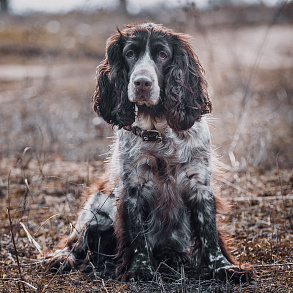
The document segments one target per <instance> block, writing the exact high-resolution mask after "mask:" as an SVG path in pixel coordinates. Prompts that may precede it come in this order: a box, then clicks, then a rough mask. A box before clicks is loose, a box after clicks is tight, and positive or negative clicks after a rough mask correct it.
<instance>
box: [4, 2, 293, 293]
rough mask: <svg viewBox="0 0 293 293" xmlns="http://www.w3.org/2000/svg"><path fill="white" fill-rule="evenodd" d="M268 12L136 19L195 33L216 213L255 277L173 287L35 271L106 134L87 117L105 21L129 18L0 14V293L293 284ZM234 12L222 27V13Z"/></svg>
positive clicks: (286, 163) (289, 196) (271, 288)
mask: <svg viewBox="0 0 293 293" xmlns="http://www.w3.org/2000/svg"><path fill="white" fill-rule="evenodd" d="M263 9H264V7H263ZM276 10H277V8H276V9H275V10H274V9H272V8H271V9H268V10H266V11H265V14H263V16H262V17H263V19H261V20H260V21H252V22H247V17H244V16H243V15H246V14H245V13H244V12H243V11H241V13H242V14H241V15H242V16H243V17H244V21H243V20H241V21H239V22H237V18H236V17H235V15H234V14H235V13H237V9H236V8H235V7H234V8H233V9H232V8H231V9H230V10H227V11H223V10H221V9H218V8H217V9H216V10H214V11H208V12H205V13H206V14H204V12H202V13H200V12H199V11H198V10H196V9H195V7H189V8H188V9H185V10H182V11H177V12H175V11H172V12H169V13H165V14H164V13H163V12H161V14H160V15H145V16H143V17H144V18H149V19H153V20H156V19H159V20H158V21H159V22H163V23H164V24H165V25H167V26H171V27H174V28H175V29H176V30H183V31H185V32H187V33H190V34H192V36H193V37H194V39H193V41H192V42H193V45H194V48H195V50H196V52H197V53H198V55H199V58H200V60H201V61H202V63H203V65H204V67H205V69H206V73H207V77H208V80H209V82H210V92H211V94H212V97H213V102H214V114H213V116H212V117H211V119H210V120H211V122H210V124H211V131H212V137H213V143H214V145H215V149H216V151H217V153H218V154H219V155H220V159H221V161H222V162H224V163H225V164H221V169H222V170H223V171H224V172H223V174H222V175H220V176H218V175H215V177H214V181H215V192H217V193H219V194H220V195H222V196H223V197H225V198H227V199H228V200H229V201H230V202H231V203H232V208H231V211H230V213H229V214H227V215H225V216H224V217H223V219H222V220H223V221H224V222H226V223H227V225H228V226H229V227H230V229H229V234H230V236H231V237H232V240H231V241H232V243H233V245H234V251H233V253H234V255H235V256H236V257H237V258H238V259H239V260H240V261H241V262H250V263H251V264H252V265H253V266H254V268H255V272H256V281H257V284H255V285H245V284H238V285H235V284H230V283H219V282H217V281H216V280H200V279H195V278H192V277H188V278H187V277H186V275H185V272H184V270H180V271H179V272H178V273H174V276H173V277H172V278H173V279H172V282H167V281H166V280H164V279H162V278H161V276H160V275H159V274H157V275H156V276H155V278H154V280H153V281H152V282H145V283H121V282H116V281H114V280H111V279H109V280H108V279H101V278H100V277H99V276H98V275H96V274H95V273H93V271H92V272H91V274H89V275H88V274H85V273H82V272H79V271H72V272H71V273H69V274H64V275H54V274H49V273H46V272H45V267H44V265H43V263H42V262H41V261H39V260H38V259H37V255H38V253H39V251H38V247H39V249H41V250H46V249H51V248H52V247H53V246H54V245H55V244H56V243H57V242H58V240H59V239H60V238H61V237H62V235H64V234H68V233H70V231H71V230H72V229H73V225H74V220H75V217H76V213H77V211H78V209H79V208H80V206H81V205H82V199H81V194H82V192H83V191H84V190H85V188H86V187H87V186H89V185H90V183H91V182H93V181H94V180H95V178H97V177H99V176H100V174H101V173H102V171H103V160H104V159H105V157H106V154H107V152H108V151H109V147H108V145H109V144H111V139H109V138H107V137H108V136H111V133H112V130H111V128H109V127H107V126H105V125H104V124H101V123H100V121H99V120H94V123H93V119H94V118H95V115H94V113H93V112H92V110H91V101H90V100H91V98H90V97H91V94H92V92H93V90H94V86H95V81H94V75H95V74H94V73H95V67H96V66H97V64H98V62H99V60H100V59H101V58H103V55H104V48H105V41H106V38H107V37H108V36H109V35H110V34H111V33H112V32H113V31H114V29H115V23H117V24H118V25H119V26H122V24H123V23H128V22H132V21H136V20H137V18H136V17H133V18H131V17H130V16H126V15H124V14H120V13H118V12H111V13H110V12H107V13H106V12H103V13H97V14H95V13H92V14H82V13H77V12H74V13H70V14H68V15H63V16H60V15H31V16H30V17H24V16H19V17H16V16H5V17H4V18H2V19H1V21H0V53H1V59H0V80H1V83H0V103H1V107H0V115H1V123H0V223H1V224H0V251H1V253H0V290H1V292H117V293H118V292H292V287H293V207H292V201H293V193H292V190H293V172H292V166H293V160H292V130H293V129H292V125H293V123H292V122H293V121H292V117H293V116H292V113H293V108H292V94H293V87H292V80H293V63H292V60H293V58H292V57H293V51H292V48H293V43H292V36H291V34H292V24H291V23H290V21H292V19H291V18H292V17H291V14H290V13H289V11H288V10H285V12H286V13H283V14H281V16H282V17H281V21H277V22H276V23H274V25H272V26H269V25H268V19H270V20H271V19H273V17H274V13H275V12H276ZM231 13H232V14H233V13H234V14H233V15H234V16H233V18H231V19H234V20H233V21H232V25H231V22H230V23H229V22H228V23H227V21H226V22H225V21H224V20H225V17H223V16H225V15H226V16H227V15H229V14H230V15H231ZM255 13H256V15H257V11H255ZM254 15H255V14H254ZM284 15H285V16H284ZM211 16H213V19H212V18H211ZM242 16H241V17H242ZM207 19H208V21H207ZM241 19H242V18H241ZM245 19H246V20H245ZM254 19H255V17H254ZM113 20H114V22H113ZM212 20H213V21H212ZM288 20H289V21H288ZM236 24H237V25H236ZM262 43H265V44H264V45H262ZM258 52H260V53H258ZM2 56H4V57H5V58H2ZM253 68H255V69H254V70H253ZM247 94H248V97H249V98H248V99H245V97H246V96H247ZM240 124H241V128H240V129H239V125H240ZM237 129H239V130H240V131H239V136H238V137H237V138H236V140H235V133H236V132H237ZM233 141H235V142H236V143H235V147H234V148H233V156H234V166H233V167H229V166H231V163H233V162H232V161H231V156H229V150H231V144H232V142H233ZM230 154H231V153H230ZM7 209H9V213H8V211H7ZM9 214H10V218H11V222H10V220H9ZM11 230H12V232H13V233H11ZM12 236H13V237H14V241H15V245H14V243H13V239H12ZM34 241H36V243H37V244H36V243H34ZM38 245H39V246H38ZM17 259H18V261H19V264H18V263H17Z"/></svg>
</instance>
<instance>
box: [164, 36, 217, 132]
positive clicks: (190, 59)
mask: <svg viewBox="0 0 293 293" xmlns="http://www.w3.org/2000/svg"><path fill="white" fill-rule="evenodd" d="M174 38H175V40H174V42H173V52H174V54H173V62H172V64H171V66H169V67H168V69H167V70H168V72H167V75H166V79H165V85H166V86H165V101H164V107H165V113H166V118H167V122H168V124H169V126H170V127H171V128H173V129H174V130H177V131H180V130H186V129H189V128H190V127H191V126H192V125H193V124H194V123H195V121H200V119H201V116H202V115H204V114H206V113H210V112H211V111H212V102H211V100H210V99H209V96H208V93H207V82H206V80H205V78H204V71H203V68H202V66H201V64H200V62H199V60H198V57H197V56H196V55H195V53H194V52H193V50H192V48H191V46H190V44H189V42H188V41H187V38H186V36H185V35H182V34H178V35H176V36H174Z"/></svg>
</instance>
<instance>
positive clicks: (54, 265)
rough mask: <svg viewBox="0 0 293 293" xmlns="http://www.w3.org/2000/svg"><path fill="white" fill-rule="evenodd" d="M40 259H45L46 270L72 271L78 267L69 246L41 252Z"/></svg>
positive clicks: (54, 271) (52, 271) (53, 271)
mask: <svg viewBox="0 0 293 293" xmlns="http://www.w3.org/2000/svg"><path fill="white" fill-rule="evenodd" d="M38 259H39V260H42V261H43V263H44V265H45V266H46V271H47V272H51V273H56V272H58V273H65V272H70V271H71V270H72V269H74V268H75V267H76V259H75V257H74V255H73V254H72V253H71V252H70V251H69V250H68V249H67V248H64V249H60V250H56V251H54V252H47V253H46V254H40V255H39V256H38Z"/></svg>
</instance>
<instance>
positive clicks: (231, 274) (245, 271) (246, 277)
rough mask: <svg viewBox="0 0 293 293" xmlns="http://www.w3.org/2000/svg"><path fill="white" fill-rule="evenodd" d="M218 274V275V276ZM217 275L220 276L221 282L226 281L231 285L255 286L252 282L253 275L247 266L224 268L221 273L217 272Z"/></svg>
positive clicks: (254, 282)
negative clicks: (244, 284) (245, 284)
mask: <svg viewBox="0 0 293 293" xmlns="http://www.w3.org/2000/svg"><path fill="white" fill-rule="evenodd" d="M219 273H220V274H219ZM218 275H220V276H222V279H223V280H227V281H229V282H233V283H237V284H239V283H248V284H251V285H255V284H256V281H255V280H254V273H253V270H252V268H251V267H249V266H246V267H245V266H243V267H241V266H231V267H229V268H225V269H223V270H222V271H220V272H218Z"/></svg>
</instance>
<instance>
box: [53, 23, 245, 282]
mask: <svg viewBox="0 0 293 293" xmlns="http://www.w3.org/2000/svg"><path fill="white" fill-rule="evenodd" d="M93 102H94V110H95V111H96V112H97V113H98V114H99V115H100V116H101V117H102V118H103V119H104V120H105V121H106V122H108V123H109V124H111V125H113V126H116V127H115V128H116V132H115V142H114V145H113V149H112V150H113V152H112V155H111V157H110V158H109V160H108V161H107V172H106V174H105V175H104V176H103V177H102V178H101V179H100V180H99V181H98V182H96V183H95V184H94V185H93V186H92V187H91V188H90V192H88V198H87V202H86V204H85V206H84V207H83V209H82V210H81V212H80V214H79V217H78V219H77V226H76V230H75V231H74V232H73V233H72V234H71V235H70V236H69V237H68V238H65V239H63V240H62V241H61V242H60V243H59V244H58V246H57V248H56V250H55V251H54V256H53V257H52V259H51V266H53V267H58V266H59V267H60V266H61V267H62V270H63V271H64V270H67V269H71V268H73V267H78V266H80V264H82V263H85V262H86V261H88V259H90V260H91V261H92V264H94V266H95V267H96V270H97V271H100V272H101V271H102V270H105V267H106V264H107V262H111V261H112V263H113V262H114V263H115V264H117V271H116V272H117V277H118V278H119V279H121V280H129V279H131V278H134V279H144V280H151V279H152V278H153V275H154V273H155V271H156V268H157V267H158V265H159V264H160V263H162V262H164V263H167V264H168V266H171V267H174V268H176V267H178V265H186V266H189V267H191V268H193V270H194V272H200V271H201V269H202V268H203V267H205V268H206V269H207V270H208V272H209V275H210V276H216V277H219V278H226V277H227V276H231V275H234V276H235V273H236V275H237V276H240V275H241V274H242V273H245V270H244V271H242V270H241V269H239V266H238V264H237V262H236V261H235V260H234V258H233V257H232V256H231V254H230V252H229V249H228V248H227V246H226V244H225V243H226V242H225V239H224V238H225V237H224V233H223V232H222V231H221V230H220V228H219V225H218V224H217V221H216V214H217V211H218V208H219V206H220V205H221V201H220V199H219V198H218V197H216V196H215V195H214V194H213V192H212V190H211V186H210V176H211V149H210V132H209V128H208V124H207V121H206V118H205V117H204V115H205V114H207V113H210V112H211V110H212V103H211V101H210V99H209V96H208V93H207V82H206V80H205V78H204V74H203V68H202V66H201V64H200V62H199V60H198V57H197V56H196V54H195V53H194V51H193V50H192V48H191V46H190V44H189V42H188V36H186V35H184V34H181V33H175V32H174V31H172V30H171V29H168V28H166V27H164V26H162V25H158V24H154V23H142V24H137V25H127V26H126V27H125V28H124V29H122V30H121V31H120V30H118V31H117V32H116V33H115V34H114V35H112V36H111V37H110V38H109V39H108V42H107V52H106V56H105V59H104V60H103V61H102V62H101V64H100V65H99V67H98V70H97V87H96V91H95V93H94V96H93Z"/></svg>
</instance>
